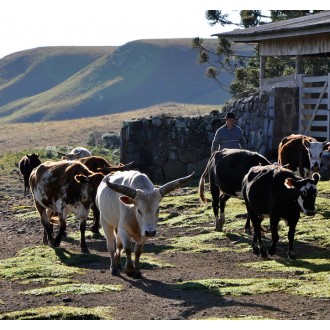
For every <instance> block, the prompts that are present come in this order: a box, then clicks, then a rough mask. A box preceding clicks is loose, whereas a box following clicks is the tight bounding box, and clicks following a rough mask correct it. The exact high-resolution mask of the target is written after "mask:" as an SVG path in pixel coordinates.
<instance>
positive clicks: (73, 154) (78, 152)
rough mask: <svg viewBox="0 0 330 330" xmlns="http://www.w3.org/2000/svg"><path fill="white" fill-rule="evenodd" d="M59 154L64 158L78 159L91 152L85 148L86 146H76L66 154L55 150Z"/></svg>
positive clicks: (90, 154) (87, 155) (89, 154)
mask: <svg viewBox="0 0 330 330" xmlns="http://www.w3.org/2000/svg"><path fill="white" fill-rule="evenodd" d="M57 153H58V154H59V155H60V156H62V159H63V160H64V159H66V160H74V159H79V158H83V157H89V156H92V153H91V152H90V151H89V150H87V149H86V148H83V147H77V148H74V149H72V150H71V151H70V152H69V153H68V154H63V153H61V152H57Z"/></svg>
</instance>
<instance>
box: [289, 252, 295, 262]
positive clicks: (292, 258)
mask: <svg viewBox="0 0 330 330" xmlns="http://www.w3.org/2000/svg"><path fill="white" fill-rule="evenodd" d="M288 258H289V259H291V260H295V259H296V255H295V253H294V252H293V253H288Z"/></svg>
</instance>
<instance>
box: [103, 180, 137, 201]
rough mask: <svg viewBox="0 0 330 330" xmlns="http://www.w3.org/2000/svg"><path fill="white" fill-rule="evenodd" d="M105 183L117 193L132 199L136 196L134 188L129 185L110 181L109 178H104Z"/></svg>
mask: <svg viewBox="0 0 330 330" xmlns="http://www.w3.org/2000/svg"><path fill="white" fill-rule="evenodd" d="M106 184H107V186H108V187H109V188H110V189H112V190H114V191H116V192H117V193H119V194H123V195H125V196H128V197H130V198H132V199H134V198H135V196H136V190H135V189H133V188H131V187H127V186H124V185H122V184H117V183H112V182H110V181H109V180H106Z"/></svg>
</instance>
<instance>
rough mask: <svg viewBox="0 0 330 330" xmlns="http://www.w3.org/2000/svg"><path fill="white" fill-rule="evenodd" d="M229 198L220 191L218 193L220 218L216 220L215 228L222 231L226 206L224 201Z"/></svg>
mask: <svg viewBox="0 0 330 330" xmlns="http://www.w3.org/2000/svg"><path fill="white" fill-rule="evenodd" d="M229 198H230V196H229V195H226V194H223V193H222V192H221V193H220V198H219V202H220V219H219V221H218V222H216V224H215V230H216V231H222V227H223V225H224V223H225V207H226V202H227V200H228V199H229Z"/></svg>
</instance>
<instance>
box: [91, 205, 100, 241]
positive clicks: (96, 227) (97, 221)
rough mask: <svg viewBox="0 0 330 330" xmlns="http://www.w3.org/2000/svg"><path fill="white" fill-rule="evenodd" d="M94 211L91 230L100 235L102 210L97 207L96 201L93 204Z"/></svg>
mask: <svg viewBox="0 0 330 330" xmlns="http://www.w3.org/2000/svg"><path fill="white" fill-rule="evenodd" d="M92 211H93V224H92V227H91V232H92V233H94V234H97V235H100V236H101V234H100V231H99V228H100V211H99V209H98V208H97V207H96V205H95V203H93V205H92Z"/></svg>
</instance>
